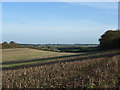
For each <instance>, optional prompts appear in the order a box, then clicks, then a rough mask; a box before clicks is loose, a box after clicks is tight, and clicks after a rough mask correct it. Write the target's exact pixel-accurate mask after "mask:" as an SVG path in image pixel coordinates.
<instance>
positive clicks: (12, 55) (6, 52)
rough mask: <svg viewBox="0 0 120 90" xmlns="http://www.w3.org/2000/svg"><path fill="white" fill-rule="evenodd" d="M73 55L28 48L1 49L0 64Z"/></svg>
mask: <svg viewBox="0 0 120 90" xmlns="http://www.w3.org/2000/svg"><path fill="white" fill-rule="evenodd" d="M66 55H75V53H61V52H51V51H42V50H36V49H29V48H14V49H3V50H2V62H7V61H21V60H22V61H23V60H29V59H41V58H50V57H57V56H66Z"/></svg>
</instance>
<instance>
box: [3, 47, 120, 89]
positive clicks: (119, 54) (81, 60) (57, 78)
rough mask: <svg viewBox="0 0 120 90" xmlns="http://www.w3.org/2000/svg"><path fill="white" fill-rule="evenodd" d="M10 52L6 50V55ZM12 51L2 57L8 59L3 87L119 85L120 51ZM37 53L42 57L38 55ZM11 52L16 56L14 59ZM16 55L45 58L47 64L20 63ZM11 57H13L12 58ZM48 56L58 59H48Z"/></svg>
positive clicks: (43, 62) (111, 86)
mask: <svg viewBox="0 0 120 90" xmlns="http://www.w3.org/2000/svg"><path fill="white" fill-rule="evenodd" d="M17 50H18V51H17ZM24 50H28V51H29V50H30V51H31V52H30V51H29V54H31V53H32V54H33V53H34V56H32V55H29V56H28V57H27V55H28V54H26V56H25V55H24V54H25V53H27V51H24ZM9 51H10V50H9V49H5V50H3V53H6V52H7V53H8V52H9ZM32 51H33V52H32ZM10 52H11V53H10ZM10 52H9V54H6V55H8V56H9V57H5V54H4V55H3V58H4V57H5V58H8V59H5V58H4V59H3V60H4V61H3V62H6V64H5V65H4V64H3V67H4V68H6V69H3V71H2V74H3V75H2V78H3V81H2V86H3V88H79V87H86V88H93V87H97V88H98V87H100V88H113V87H119V86H120V85H119V83H120V71H119V65H120V60H119V58H120V50H107V51H101V52H91V53H79V54H74V53H58V52H49V53H48V51H41V50H40V51H39V50H37V51H36V50H35V51H34V49H27V48H26V49H11V51H10ZM23 52H24V53H23ZM36 52H37V53H38V52H39V54H40V52H41V54H40V55H38V54H35V53H36ZM12 53H14V54H16V55H14V56H12ZM20 53H21V54H20ZM47 53H48V54H47ZM55 54H56V55H55ZM17 55H18V56H19V55H21V57H22V56H23V57H26V58H25V60H30V58H33V59H38V58H39V59H42V58H45V61H41V62H38V61H30V62H29V63H28V62H27V63H24V64H21V63H18V62H17V61H19V60H20V58H21V57H19V58H15V56H16V57H18V56H17ZM45 55H46V56H45ZM10 56H11V57H14V58H13V59H11V58H10ZM61 56H62V57H61ZM49 57H55V58H51V59H47V58H49ZM57 57H58V58H57ZM11 60H14V62H16V64H15V65H14V64H13V65H12V63H10V64H9V63H7V62H9V61H10V62H12V61H11ZM23 60H24V59H21V61H23ZM6 65H7V66H6ZM10 65H11V66H10ZM17 67H19V68H17Z"/></svg>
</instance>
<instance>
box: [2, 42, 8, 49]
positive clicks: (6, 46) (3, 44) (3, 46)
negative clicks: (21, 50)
mask: <svg viewBox="0 0 120 90" xmlns="http://www.w3.org/2000/svg"><path fill="white" fill-rule="evenodd" d="M9 47H10V45H9V44H8V43H7V42H3V43H2V48H9Z"/></svg>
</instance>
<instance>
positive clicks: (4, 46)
mask: <svg viewBox="0 0 120 90" xmlns="http://www.w3.org/2000/svg"><path fill="white" fill-rule="evenodd" d="M21 47H22V46H21V45H19V44H18V43H16V42H14V41H11V42H10V43H7V42H3V43H2V48H3V49H6V48H21Z"/></svg>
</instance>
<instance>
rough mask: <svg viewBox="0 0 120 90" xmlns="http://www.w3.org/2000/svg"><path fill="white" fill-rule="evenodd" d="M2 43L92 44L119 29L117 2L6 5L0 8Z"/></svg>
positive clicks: (9, 3) (12, 3)
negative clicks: (111, 31)
mask: <svg viewBox="0 0 120 90" xmlns="http://www.w3.org/2000/svg"><path fill="white" fill-rule="evenodd" d="M2 17H3V31H2V33H3V34H2V41H8V42H9V41H11V40H13V41H15V42H18V43H34V44H39V43H40V44H47V43H51V44H52V43H56V44H58V43H59V44H87V43H88V44H93V43H99V41H98V39H99V38H100V36H101V35H102V34H103V33H104V32H105V31H107V30H109V29H117V28H118V5H117V2H114V3H113V2H112V3H111V2H109V3H105V2H103V3H95V2H91V3H81V2H80V3H73V2H71V3H69V2H21V3H20V2H19V3H17V2H8V3H5V2H4V3H3V4H2Z"/></svg>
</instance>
